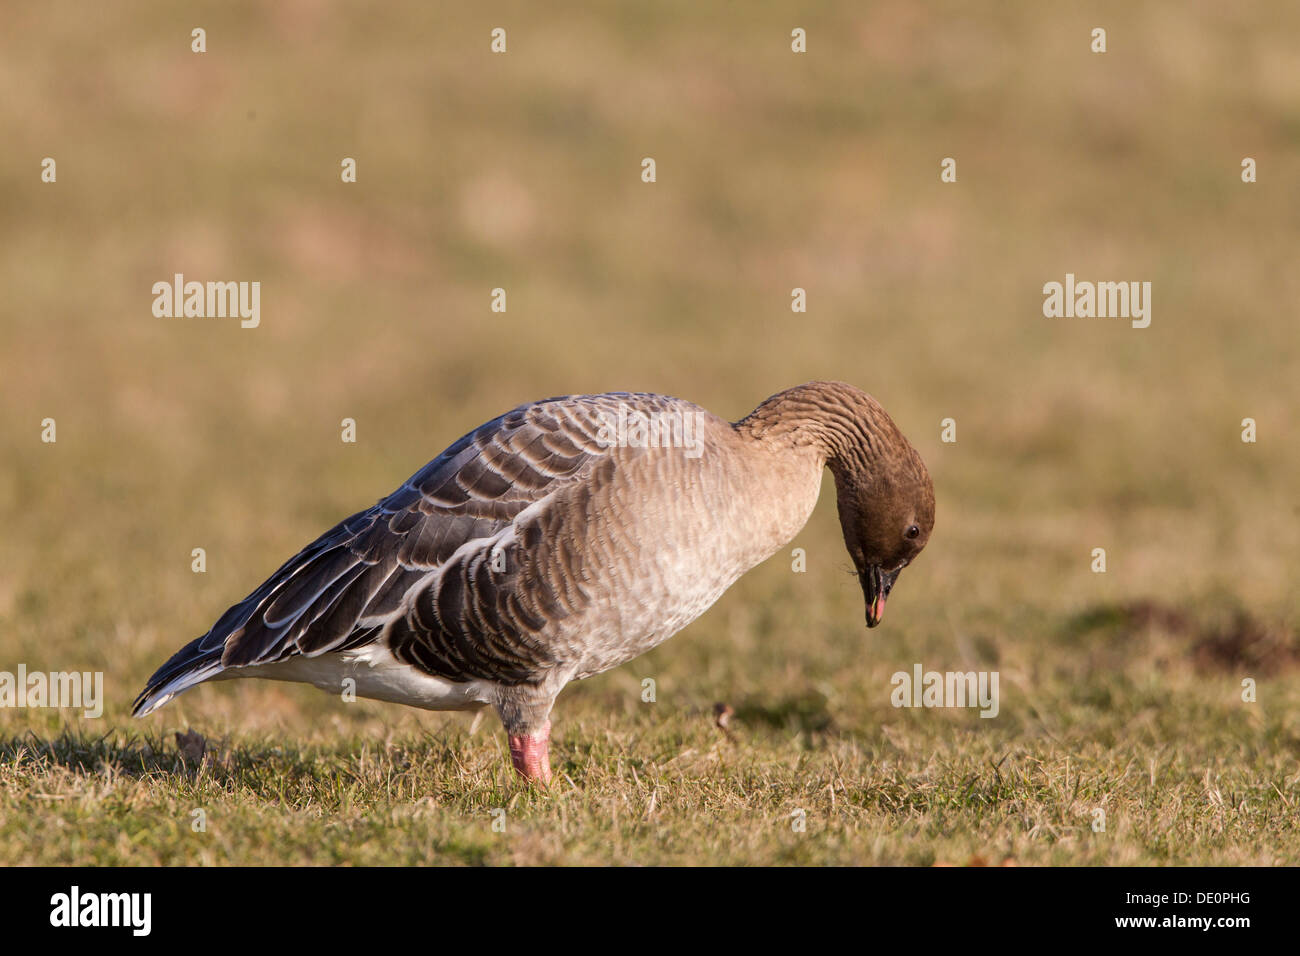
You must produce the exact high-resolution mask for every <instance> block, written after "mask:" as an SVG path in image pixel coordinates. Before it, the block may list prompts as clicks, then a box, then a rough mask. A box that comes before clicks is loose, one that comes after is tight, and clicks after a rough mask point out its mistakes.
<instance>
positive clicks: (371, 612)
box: [135, 395, 646, 712]
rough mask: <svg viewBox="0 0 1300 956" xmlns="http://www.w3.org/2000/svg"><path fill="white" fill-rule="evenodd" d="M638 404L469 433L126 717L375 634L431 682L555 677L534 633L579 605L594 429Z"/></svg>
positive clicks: (238, 611)
mask: <svg viewBox="0 0 1300 956" xmlns="http://www.w3.org/2000/svg"><path fill="white" fill-rule="evenodd" d="M634 398H635V399H639V400H644V399H645V398H646V397H644V396H635V397H633V396H619V395H600V396H580V397H569V398H562V399H551V400H548V401H545V402H537V403H533V404H529V405H521V406H520V407H519V408H516V409H514V410H513V411H511V412H508V413H506V414H505V415H502V416H501V417H500V418H497V419H494V420H492V421H490V422H488V423H487V424H485V425H482V426H480V427H479V428H477V429H475V430H474V431H473V432H471V433H470V434H468V435H466V436H465V437H463V438H461V439H460V440H459V441H457V442H456V443H455V444H453V445H452V446H451V447H450V448H448V449H447V450H446V451H444V452H443V453H442V454H441V455H439V456H438V457H437V458H435V459H434V460H433V461H431V462H429V463H428V464H427V465H425V466H424V467H423V468H422V469H420V470H419V471H418V472H416V474H415V475H413V476H412V477H411V478H410V479H409V480H408V481H407V482H405V483H404V484H403V485H402V486H401V487H400V488H398V489H397V491H395V492H393V494H391V495H389V496H388V497H387V498H384V499H382V500H381V501H380V502H378V503H377V504H376V505H375V506H374V507H372V508H370V509H368V510H366V511H363V512H360V513H359V514H356V515H353V516H352V517H351V518H348V519H347V520H345V521H343V522H341V523H340V524H339V525H337V526H336V527H334V528H333V529H331V530H330V531H328V532H326V533H325V534H324V535H322V536H321V537H320V538H318V539H317V540H316V541H314V542H312V543H311V544H310V545H308V546H307V547H306V548H304V549H303V550H302V551H301V552H299V553H298V554H297V555H296V556H295V557H293V558H292V559H290V560H289V561H288V562H287V563H285V564H284V565H283V566H282V567H281V568H280V569H279V570H278V571H276V572H275V574H273V575H272V576H271V577H270V578H269V579H268V580H267V581H266V582H265V583H264V584H263V585H262V586H261V587H259V588H258V589H257V590H256V591H254V592H253V593H252V594H250V595H249V596H248V597H247V598H245V599H244V600H243V601H241V602H240V603H238V604H236V605H235V606H234V607H232V608H230V609H229V610H227V611H226V613H225V614H223V615H222V616H221V619H220V620H218V621H217V623H216V624H215V625H214V626H213V628H212V630H210V631H209V632H208V633H207V634H205V635H203V637H200V638H198V639H197V640H195V641H193V642H191V643H190V644H188V645H186V646H185V647H184V648H182V649H181V650H180V651H179V652H178V653H177V654H176V655H175V656H174V657H172V659H171V660H169V661H168V662H167V663H166V664H164V665H163V666H162V667H161V668H159V670H158V672H157V673H156V674H154V676H153V677H152V678H151V679H150V681H149V684H148V686H147V687H146V688H145V690H144V691H143V692H141V694H140V697H139V698H137V700H136V705H135V709H136V711H137V712H140V711H144V710H147V709H152V706H156V705H157V704H158V703H161V702H164V701H165V698H166V697H167V696H170V694H173V693H176V692H178V691H180V690H183V689H185V687H188V686H190V684H191V683H193V682H196V681H198V680H204V679H206V678H208V677H211V676H213V675H214V674H215V673H217V672H219V671H220V670H222V669H224V668H226V667H239V666H246V665H250V664H265V663H271V662H274V661H281V660H284V659H286V658H289V657H293V656H295V655H299V654H302V655H307V656H315V655H318V654H324V653H327V652H329V651H340V650H346V649H348V648H352V647H357V646H360V645H364V644H368V643H371V642H373V641H375V640H377V639H380V638H381V636H382V635H383V633H384V629H385V627H387V628H388V641H389V644H390V646H391V648H392V650H393V653H394V654H395V655H396V656H397V657H398V658H400V659H401V660H404V661H406V662H408V663H410V664H412V665H414V666H416V667H418V668H420V669H422V670H424V671H426V672H427V673H430V674H435V675H438V676H441V677H445V678H448V679H450V680H455V681H464V680H469V679H472V678H487V679H490V680H495V681H499V682H502V683H519V682H522V681H525V680H527V679H528V678H529V675H536V674H537V672H538V670H539V669H544V668H545V667H547V666H548V665H549V664H551V663H552V661H551V659H550V658H549V656H548V653H547V650H548V649H547V647H546V646H545V645H544V643H542V642H540V641H538V640H537V639H536V638H537V633H538V631H539V630H540V629H541V628H542V627H543V626H544V625H545V624H546V623H548V622H550V621H554V620H557V619H560V618H563V617H565V616H567V615H569V614H571V613H573V612H574V611H575V610H577V609H579V608H581V607H582V606H583V605H584V604H585V602H586V594H585V593H584V591H583V587H582V582H583V569H582V567H581V561H580V558H579V551H578V550H577V548H576V547H574V546H573V545H574V543H575V542H576V541H578V540H580V538H581V533H582V527H581V526H582V525H585V522H586V521H587V519H588V516H589V509H588V507H587V502H588V501H589V499H590V497H591V494H592V491H593V489H595V488H598V487H600V486H601V485H602V484H603V483H605V482H607V481H608V480H609V478H610V476H611V475H612V473H613V468H614V462H613V460H612V459H611V457H610V455H609V449H608V448H606V447H603V446H602V445H600V444H599V443H598V442H597V435H598V434H599V432H600V426H601V422H602V416H603V415H604V416H608V415H617V406H618V403H619V402H620V401H628V400H633V399H634ZM543 502H545V504H544V505H543V504H542V503H543ZM532 506H536V507H532ZM530 507H532V510H531V511H529V510H528V509H529V508H530ZM526 511H527V514H525V512H526ZM187 675H193V676H194V677H195V681H187V680H185V679H184V678H185V677H186V676H187ZM159 697H162V700H157V699H156V698H159Z"/></svg>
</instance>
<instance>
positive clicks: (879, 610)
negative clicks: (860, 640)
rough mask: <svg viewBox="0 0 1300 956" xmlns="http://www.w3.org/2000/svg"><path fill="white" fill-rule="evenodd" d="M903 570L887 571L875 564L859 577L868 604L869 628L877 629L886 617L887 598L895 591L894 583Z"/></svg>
mask: <svg viewBox="0 0 1300 956" xmlns="http://www.w3.org/2000/svg"><path fill="white" fill-rule="evenodd" d="M902 570H903V569H902V568H895V569H894V570H893V571H885V570H884V569H882V568H881V567H880V565H878V564H873V565H871V566H870V567H869V568H867V569H866V570H865V571H863V572H862V573H861V574H859V575H858V578H859V579H860V580H861V581H862V597H863V599H865V600H866V602H867V627H875V626H876V625H877V624H879V623H880V620H881V618H883V617H884V616H885V598H887V597H889V592H890V591H892V590H893V589H894V582H895V581H897V580H898V575H899V574H900V573H902Z"/></svg>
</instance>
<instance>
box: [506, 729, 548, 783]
mask: <svg viewBox="0 0 1300 956" xmlns="http://www.w3.org/2000/svg"><path fill="white" fill-rule="evenodd" d="M550 743H551V722H550V721H549V720H548V721H547V722H546V723H545V724H543V725H542V727H541V729H540V730H539V731H537V732H536V733H532V734H524V733H521V734H510V762H511V763H512V764H514V765H515V770H517V771H519V774H520V776H522V777H523V778H524V779H525V780H532V781H536V782H537V783H543V784H548V783H550V782H551V751H550Z"/></svg>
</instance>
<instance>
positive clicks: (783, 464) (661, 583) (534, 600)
mask: <svg viewBox="0 0 1300 956" xmlns="http://www.w3.org/2000/svg"><path fill="white" fill-rule="evenodd" d="M826 467H829V468H830V470H831V474H832V476H833V477H834V480H835V489H836V502H837V505H838V509H839V519H840V524H841V527H842V530H843V533H844V543H845V546H846V547H847V548H848V552H849V556H850V557H851V558H852V561H853V565H854V568H855V570H856V573H857V577H858V579H859V581H860V583H861V586H862V594H863V598H864V600H865V603H866V624H867V626H868V627H875V626H876V625H878V624H879V623H880V621H881V617H882V615H883V613H884V606H885V599H886V598H887V597H889V594H890V592H891V590H892V589H893V587H894V585H895V583H896V582H897V580H898V576H899V574H900V572H901V571H902V569H903V568H905V567H906V566H907V565H908V564H909V563H911V561H912V560H913V559H914V558H915V557H916V556H917V554H919V553H920V551H921V549H922V548H924V547H925V545H926V542H927V541H928V540H929V538H930V533H931V530H932V529H933V527H934V487H933V484H932V483H931V480H930V475H929V472H928V471H927V470H926V467H925V464H924V463H923V462H922V461H921V456H920V455H919V454H918V453H917V451H916V449H915V448H913V447H912V445H911V444H910V443H909V442H908V441H907V439H906V438H904V437H903V434H902V432H900V431H899V429H898V427H897V426H896V425H895V424H894V422H893V420H892V419H891V418H890V417H889V415H887V414H886V413H885V410H884V409H883V408H882V407H881V406H880V404H879V403H878V402H877V401H876V400H875V399H874V398H872V397H871V396H870V395H868V394H867V393H866V392H863V391H861V390H860V389H858V388H856V387H854V386H852V385H847V384H844V383H841V382H810V383H807V384H805V385H800V386H796V387H794V388H791V389H787V390H786V391H783V392H779V393H777V394H776V395H773V396H772V397H771V398H768V399H767V400H766V401H764V402H763V403H762V404H760V405H759V406H758V407H757V408H756V409H754V411H753V412H751V413H750V414H749V415H747V416H746V417H745V418H742V419H741V420H740V421H738V422H734V423H731V422H728V421H726V420H725V419H722V418H719V417H718V416H716V415H713V414H711V413H709V412H707V411H705V410H704V409H703V408H700V407H699V406H697V405H694V404H692V403H690V402H686V401H682V400H680V399H676V398H670V397H667V396H663V395H654V394H644V393H626V392H611V393H607V394H602V395H570V396H565V397H561V398H551V399H546V400H544V401H538V402H531V403H527V404H523V405H520V406H518V407H517V408H515V409H513V410H512V411H509V412H507V413H506V414H504V415H502V416H500V417H498V418H495V419H493V420H492V421H490V422H487V423H486V424H484V425H481V426H479V427H478V428H476V429H474V430H473V431H472V432H470V433H469V434H467V435H465V436H464V437H462V438H461V439H460V440H458V441H456V442H455V443H453V444H452V445H451V446H450V447H449V448H447V450H446V451H444V452H443V453H442V454H440V455H438V456H437V457H436V458H434V459H433V460H432V461H430V462H429V463H428V464H426V465H425V466H424V467H423V468H421V469H420V470H419V471H417V472H416V473H415V474H414V475H412V476H411V478H410V479H408V480H407V481H406V482H404V483H403V484H402V486H401V487H399V488H398V489H397V490H396V491H394V492H393V493H392V494H390V495H388V496H387V497H386V498H382V499H381V500H380V501H379V502H378V503H377V504H375V505H374V506H373V507H371V508H368V509H366V510H365V511H361V512H358V513H357V514H355V515H353V516H352V517H350V518H347V519H346V520H344V521H342V522H340V523H339V524H338V525H336V526H335V527H333V528H331V529H330V530H329V531H327V532H325V533H324V534H323V535H321V536H320V537H319V538H317V539H316V540H315V541H313V542H312V543H311V544H309V545H307V546H306V547H305V548H303V549H302V550H301V551H299V552H298V553H297V554H296V555H294V556H293V557H292V558H290V559H289V560H288V561H286V562H285V563H284V564H283V565H282V566H281V567H280V569H279V570H277V571H276V572H275V573H274V574H272V575H271V576H270V577H269V578H268V579H267V580H266V581H265V582H264V583H263V584H261V585H260V586H258V587H257V588H256V590H254V591H253V592H252V593H251V594H249V595H248V596H247V597H246V598H244V599H243V600H242V601H240V602H239V603H238V604H235V605H234V606H233V607H231V608H230V609H228V610H227V611H226V612H225V613H224V614H223V615H221V617H220V618H219V619H218V620H217V622H216V623H215V624H214V625H213V626H212V628H211V629H210V630H209V631H208V632H207V633H206V634H204V635H203V636H202V637H199V638H197V639H196V640H194V641H192V642H190V643H189V644H187V645H186V646H185V647H183V648H181V649H180V650H179V651H178V652H177V653H176V654H175V655H174V656H173V657H172V658H171V659H170V660H168V661H167V662H166V663H165V664H163V665H162V667H160V668H159V669H158V670H157V672H156V673H155V674H154V675H153V676H152V677H151V678H150V679H149V681H148V683H147V685H146V686H145V688H144V690H143V691H141V692H140V695H139V697H138V698H136V701H135V705H134V707H133V713H135V714H136V715H137V716H144V715H146V714H149V713H151V712H152V711H154V710H156V709H157V708H159V707H161V706H162V705H163V704H165V703H167V702H168V701H169V700H171V699H172V698H173V697H174V696H175V695H177V694H179V693H181V692H182V691H185V690H187V689H189V688H191V687H193V686H195V685H196V684H200V683H203V682H205V681H209V680H226V679H230V678H236V677H261V678H270V679H272V680H286V681H299V682H305V683H309V684H313V685H315V686H316V687H319V688H321V689H324V690H328V691H331V692H334V693H339V692H340V691H341V690H343V689H344V688H345V687H347V686H348V685H347V683H346V682H347V681H349V680H350V681H351V682H352V684H351V688H352V689H353V691H354V692H355V694H356V695H357V696H361V697H367V698H371V699H376V700H381V701H389V702H394V703H401V704H408V705H411V706H415V707H420V708H424V709H428V710H478V709H481V708H484V707H487V706H491V707H492V708H494V709H495V711H496V713H497V714H498V716H499V717H500V719H501V722H502V724H503V725H504V727H505V730H506V733H507V735H508V737H509V746H510V757H511V762H512V764H513V766H514V768H515V770H516V771H518V773H519V774H520V775H521V776H522V777H524V778H525V779H526V780H528V781H533V782H537V783H539V784H543V785H544V784H547V783H549V782H550V779H551V768H550V758H549V750H548V747H549V739H550V730H551V722H550V715H551V708H552V706H553V705H554V703H555V699H556V697H557V695H558V694H559V693H560V690H561V689H562V688H563V687H564V686H565V685H566V684H568V683H569V682H570V681H574V680H582V679H583V678H585V677H590V676H592V675H593V674H599V673H601V672H603V671H607V670H609V669H610V668H613V667H617V666H618V665H620V664H623V663H625V662H626V661H630V660H632V659H633V658H635V657H637V656H638V655H640V654H643V653H645V652H646V651H648V650H650V649H651V648H653V647H655V646H656V645H658V644H660V643H661V642H663V641H665V640H667V639H668V638H669V637H671V636H672V635H673V634H675V633H677V632H678V631H680V630H681V629H682V628H684V627H685V626H686V625H687V624H689V623H690V622H691V621H693V620H695V619H696V618H697V617H699V616H700V615H701V614H702V613H704V611H705V610H706V609H708V607H709V606H710V605H712V604H713V603H714V602H715V601H716V600H717V599H718V598H719V597H720V596H721V595H722V593H723V592H724V591H726V590H727V588H728V587H730V586H731V585H732V584H733V583H734V582H735V581H736V580H737V579H738V578H739V577H740V576H741V575H742V574H744V573H745V572H746V571H748V570H749V569H750V568H752V567H754V566H755V565H757V564H758V563H759V562H761V561H763V560H765V559H767V558H769V557H771V556H772V555H773V554H775V553H776V552H777V551H778V550H779V549H781V548H782V547H783V546H784V545H786V544H787V543H788V542H790V541H791V540H792V539H793V538H794V536H795V535H796V534H797V533H798V532H799V530H800V529H801V528H802V527H803V526H804V524H805V522H806V521H807V520H808V518H809V516H810V515H811V514H812V511H813V508H814V506H815V505H816V503H817V497H818V494H819V491H820V488H821V476H822V471H823V469H824V468H826Z"/></svg>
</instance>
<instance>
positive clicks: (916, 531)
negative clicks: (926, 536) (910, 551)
mask: <svg viewBox="0 0 1300 956" xmlns="http://www.w3.org/2000/svg"><path fill="white" fill-rule="evenodd" d="M907 536H908V537H909V538H919V537H920V536H921V529H920V528H918V527H917V526H916V525H912V526H911V527H910V528H908V529H907Z"/></svg>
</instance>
